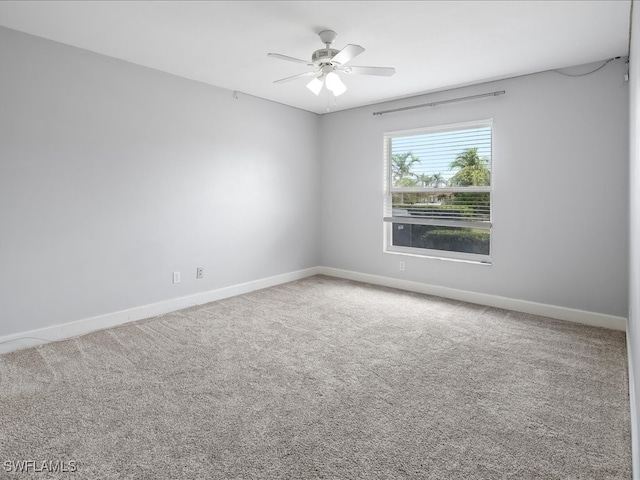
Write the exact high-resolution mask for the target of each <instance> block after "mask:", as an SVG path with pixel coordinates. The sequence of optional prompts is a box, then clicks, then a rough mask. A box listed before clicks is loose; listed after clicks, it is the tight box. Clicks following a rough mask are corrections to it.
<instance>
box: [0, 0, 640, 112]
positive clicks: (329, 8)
mask: <svg viewBox="0 0 640 480" xmlns="http://www.w3.org/2000/svg"><path fill="white" fill-rule="evenodd" d="M630 6H631V0H604V1H579V0H569V1H559V0H555V1H540V0H538V1H524V0H515V1H514V0H512V1H479V0H478V1H453V0H451V1H409V2H406V1H405V2H403V1H397V0H396V1H159V2H155V1H69V2H67V1H3V2H0V25H3V26H6V27H9V28H12V29H15V30H20V31H23V32H27V33H30V34H33V35H37V36H40V37H44V38H48V39H51V40H56V41H58V42H62V43H66V44H69V45H73V46H76V47H80V48H84V49H87V50H91V51H94V52H98V53H102V54H104V55H109V56H111V57H116V58H120V59H123V60H127V61H129V62H133V63H136V64H140V65H144V66H147V67H151V68H155V69H158V70H162V71H164V72H169V73H172V74H175V75H179V76H182V77H186V78H190V79H194V80H198V81H201V82H205V83H209V84H212V85H216V86H219V87H223V88H226V89H229V90H236V91H239V92H244V93H247V94H250V95H254V96H258V97H262V98H266V99H269V100H273V101H275V102H279V103H283V104H286V105H291V106H293V107H297V108H301V109H304V110H308V111H311V112H316V113H325V112H326V111H327V105H328V103H329V102H328V99H327V98H326V97H325V96H324V95H323V94H321V95H320V97H316V96H314V95H313V94H312V93H311V92H309V91H308V90H307V89H306V88H305V84H306V83H307V81H308V79H301V80H295V81H293V82H289V83H284V84H274V83H273V81H274V80H277V79H280V78H283V77H288V76H291V75H295V74H297V73H302V72H304V71H306V70H307V67H305V65H302V64H296V63H292V62H286V61H283V60H278V59H274V58H270V57H267V53H269V52H275V53H281V54H285V55H289V56H292V57H298V58H302V59H309V58H310V56H311V53H312V52H313V51H314V50H317V49H319V48H322V47H323V44H322V43H321V42H320V39H319V37H318V35H317V34H318V33H319V32H320V31H321V30H325V29H331V30H335V31H336V32H337V33H338V37H337V38H336V41H335V43H334V44H333V47H334V48H337V49H341V48H343V47H344V46H345V45H347V44H350V43H353V44H358V45H362V46H363V47H364V48H365V49H366V50H365V52H364V53H362V54H361V55H360V56H358V57H357V58H356V59H354V60H353V61H352V62H351V64H353V65H366V66H382V67H395V68H396V74H395V75H394V76H392V77H374V76H364V75H349V76H345V77H343V78H344V82H345V84H346V85H347V87H348V91H347V92H346V93H345V94H344V95H342V96H340V97H338V98H337V101H336V104H335V105H334V104H333V102H331V111H338V110H343V109H346V108H352V107H357V106H362V105H369V104H373V103H379V102H382V101H385V100H391V99H397V98H404V97H409V96H414V95H417V94H421V93H427V92H430V91H435V90H441V89H443V88H447V87H452V86H458V85H468V84H473V83H479V82H482V81H486V80H490V79H497V78H505V77H511V76H517V75H523V74H528V73H533V72H539V71H544V70H551V69H557V68H563V67H568V66H573V65H581V64H585V63H590V62H595V61H600V60H604V59H608V58H611V57H616V56H626V55H628V41H629V38H628V35H629V33H628V32H629V10H630Z"/></svg>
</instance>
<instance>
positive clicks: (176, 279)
mask: <svg viewBox="0 0 640 480" xmlns="http://www.w3.org/2000/svg"><path fill="white" fill-rule="evenodd" d="M173 283H180V272H173Z"/></svg>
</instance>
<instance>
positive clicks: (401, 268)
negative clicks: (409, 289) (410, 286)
mask: <svg viewBox="0 0 640 480" xmlns="http://www.w3.org/2000/svg"><path fill="white" fill-rule="evenodd" d="M400 270H404V262H400Z"/></svg>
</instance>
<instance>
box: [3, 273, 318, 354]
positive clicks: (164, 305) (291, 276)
mask: <svg viewBox="0 0 640 480" xmlns="http://www.w3.org/2000/svg"><path fill="white" fill-rule="evenodd" d="M316 274H318V267H312V268H307V269H304V270H298V271H295V272H289V273H284V274H281V275H275V276H273V277H267V278H261V279H259V280H254V281H251V282H247V283H241V284H238V285H231V286H229V287H223V288H219V289H216V290H211V291H208V292H202V293H196V294H193V295H187V296H185V297H179V298H173V299H170V300H164V301H162V302H158V303H152V304H149V305H142V306H139V307H134V308H130V309H127V310H121V311H119V312H113V313H107V314H105V315H99V316H96V317H90V318H85V319H82V320H77V321H74V322H69V323H64V324H62V325H53V326H50V327H44V328H38V329H36V330H29V331H26V332H20V333H14V334H11V335H5V336H4V337H0V354H2V353H8V352H12V351H15V350H20V349H23V348H28V347H33V346H36V345H42V344H45V343H49V342H52V341H58V340H63V339H66V338H70V337H76V336H78V335H84V334H86V333H90V332H93V331H96V330H102V329H105V328H109V327H115V326H117V325H122V324H124V323H128V322H133V321H136V320H144V319H145V318H151V317H155V316H158V315H162V314H165V313H169V312H174V311H176V310H181V309H183V308H187V307H192V306H194V305H202V304H204V303H209V302H215V301H216V300H222V299H224V298H229V297H234V296H236V295H242V294H244V293H249V292H253V291H256V290H261V289H263V288H268V287H273V286H275V285H280V284H283V283H288V282H293V281H295V280H300V279H302V278H306V277H310V276H313V275H316Z"/></svg>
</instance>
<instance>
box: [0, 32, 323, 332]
mask: <svg viewBox="0 0 640 480" xmlns="http://www.w3.org/2000/svg"><path fill="white" fill-rule="evenodd" d="M0 69H1V73H0V304H1V308H0V312H1V313H0V315H1V318H0V336H2V335H8V334H11V333H15V332H21V331H27V330H30V329H35V328H40V327H45V326H51V325H56V324H61V323H66V322H71V321H74V320H80V319H84V318H88V317H91V316H94V315H100V314H105V313H111V312H115V311H118V310H123V309H127V308H131V307H135V306H141V305H146V304H150V303H154V302H159V301H163V300H167V299H171V298H177V297H180V296H184V295H189V294H192V293H198V292H203V291H208V290H213V289H216V288H220V287H224V286H229V285H235V284H238V283H242V282H247V281H251V280H256V279H260V278H265V277H269V276H272V275H277V274H281V273H287V272H292V271H295V270H299V269H303V268H308V267H313V266H316V265H317V264H318V258H317V251H318V245H317V237H318V235H317V227H318V203H319V201H318V193H319V192H318V168H317V165H318V161H317V160H318V159H317V151H318V146H317V140H318V139H317V128H318V117H317V116H316V115H314V114H311V113H307V112H302V111H300V110H296V109H293V108H289V107H285V106H282V105H279V104H275V103H272V102H268V101H264V100H261V99H256V98H252V97H250V96H247V95H243V94H239V95H238V99H234V98H233V95H232V92H231V91H228V90H223V89H219V88H214V87H211V86H207V85H204V84H201V83H197V82H193V81H190V80H185V79H182V78H178V77H175V76H171V75H168V74H164V73H161V72H158V71H154V70H151V69H148V68H143V67H139V66H135V65H132V64H129V63H126V62H122V61H119V60H115V59H111V58H108V57H105V56H101V55H97V54H93V53H90V52H87V51H83V50H80V49H76V48H72V47H68V46H64V45H61V44H57V43H55V42H51V41H47V40H43V39H40V38H37V37H33V36H29V35H25V34H22V33H18V32H15V31H12V30H9V29H5V28H0ZM198 266H202V267H204V268H205V278H204V279H202V280H196V279H195V271H196V267H198ZM173 271H180V272H181V273H182V282H181V283H180V284H177V285H173V284H172V283H171V277H172V272H173Z"/></svg>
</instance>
